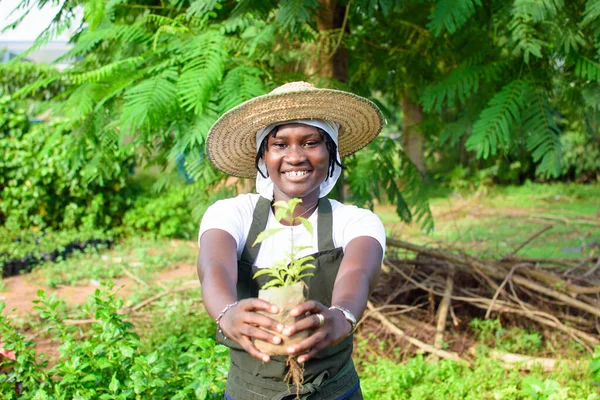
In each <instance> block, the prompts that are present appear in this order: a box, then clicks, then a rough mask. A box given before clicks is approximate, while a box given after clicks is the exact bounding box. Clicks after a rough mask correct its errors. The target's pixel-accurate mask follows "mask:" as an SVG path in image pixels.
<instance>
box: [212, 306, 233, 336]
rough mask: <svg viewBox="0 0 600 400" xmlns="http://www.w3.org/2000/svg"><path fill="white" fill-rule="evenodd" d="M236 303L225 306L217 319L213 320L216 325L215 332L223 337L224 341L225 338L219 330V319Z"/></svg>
mask: <svg viewBox="0 0 600 400" xmlns="http://www.w3.org/2000/svg"><path fill="white" fill-rule="evenodd" d="M237 303H238V302H237V301H235V302H233V303H231V304H227V305H226V306H225V308H224V309H223V311H221V313H220V314H219V316H218V317H217V318H215V322H216V323H217V332H218V333H220V334H221V335H223V338H224V339H227V336H225V333H224V332H223V331H222V330H221V324H220V322H221V318H223V315H225V313H226V312H227V311H228V310H229V309H230V308H231V307H233V306H235V305H236V304H237Z"/></svg>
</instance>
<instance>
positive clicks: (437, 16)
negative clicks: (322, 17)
mask: <svg viewBox="0 0 600 400" xmlns="http://www.w3.org/2000/svg"><path fill="white" fill-rule="evenodd" d="M477 6H479V7H481V0H438V1H437V2H436V3H435V6H434V8H433V12H432V13H431V15H430V16H429V20H430V22H429V23H428V24H427V28H428V29H429V30H431V31H433V33H434V35H435V36H440V34H441V33H442V32H443V30H444V28H445V29H446V30H447V31H448V33H450V34H453V33H455V32H456V31H457V30H458V29H459V28H460V27H461V26H462V25H464V24H465V23H466V22H467V20H468V19H469V17H471V15H473V14H474V13H475V7H477Z"/></svg>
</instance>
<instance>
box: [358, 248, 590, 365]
mask: <svg viewBox="0 0 600 400" xmlns="http://www.w3.org/2000/svg"><path fill="white" fill-rule="evenodd" d="M527 243H528V242H525V243H524V244H523V245H522V246H520V247H519V248H517V249H516V250H515V251H513V252H512V253H511V254H509V255H508V256H506V257H504V258H502V259H494V260H490V259H487V260H482V259H478V258H476V257H473V256H469V255H467V254H464V253H462V252H459V251H450V250H442V249H433V248H428V247H422V246H417V245H414V244H411V243H407V242H403V241H399V240H393V239H388V246H390V248H388V254H396V255H395V256H391V257H388V258H386V259H385V261H384V268H383V270H384V272H383V273H382V277H381V282H380V285H379V286H378V288H377V289H376V290H375V292H374V293H373V295H372V297H371V301H370V302H369V304H368V308H369V310H368V312H366V313H365V317H364V318H365V319H367V320H371V321H373V320H375V321H377V325H378V326H379V331H380V332H387V333H388V334H393V335H394V336H395V337H397V338H401V340H404V341H408V342H409V343H411V344H412V345H414V346H416V347H417V348H418V349H419V350H420V351H424V352H427V353H431V354H433V355H434V356H437V357H443V358H450V359H454V360H464V356H465V355H466V350H468V349H469V347H470V345H472V344H473V343H472V342H473V340H472V339H471V343H467V342H468V340H465V343H463V344H462V345H461V346H451V349H450V350H452V351H446V350H444V349H443V343H444V336H445V335H446V336H449V332H447V328H448V327H454V328H455V329H457V330H460V329H461V327H462V329H463V330H464V327H465V322H467V323H468V322H469V320H471V319H472V318H475V317H478V318H497V317H499V316H500V317H501V318H503V319H506V318H510V319H511V320H512V321H513V322H516V323H518V322H521V323H522V324H523V325H525V326H532V325H533V326H535V327H536V328H538V329H539V330H540V331H542V332H551V331H556V330H558V331H561V332H563V333H564V334H565V335H568V336H570V337H571V338H572V339H573V340H575V341H577V342H578V343H580V344H581V345H582V346H583V347H584V348H585V349H586V350H588V351H590V352H592V351H593V347H594V346H596V345H600V274H599V272H600V271H599V269H600V257H599V256H592V257H589V258H587V259H584V260H569V261H566V260H561V259H531V258H520V257H516V256H515V254H516V252H517V251H518V250H520V248H522V247H523V246H525V245H526V244H527ZM393 249H395V250H396V251H391V250H393ZM457 310H458V311H457ZM367 325H368V324H367ZM521 361H523V360H521Z"/></svg>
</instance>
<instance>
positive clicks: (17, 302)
mask: <svg viewBox="0 0 600 400" xmlns="http://www.w3.org/2000/svg"><path fill="white" fill-rule="evenodd" d="M182 278H186V279H187V278H189V280H197V279H198V276H197V274H196V266H195V265H192V264H178V265H176V266H175V267H174V268H171V269H169V270H166V271H162V272H160V273H159V274H157V275H156V279H155V282H159V283H160V284H162V285H166V286H168V282H169V281H174V280H181V279H182ZM3 282H4V284H5V286H6V289H5V291H4V292H0V301H3V302H4V303H5V304H6V311H5V312H6V313H7V315H8V316H13V317H17V316H24V315H27V314H29V313H31V312H32V311H33V306H34V304H33V303H32V301H33V300H35V299H36V298H37V292H38V290H44V291H45V292H46V293H48V294H52V293H55V294H56V296H57V297H58V298H59V299H61V300H64V301H65V302H66V303H67V304H69V305H77V304H83V303H85V302H86V300H87V298H88V296H90V295H91V294H93V293H94V291H95V290H96V289H97V288H98V287H99V286H100V284H99V283H98V282H90V283H88V284H86V285H77V286H59V287H57V288H50V287H47V286H44V285H41V284H39V283H37V282H35V280H34V279H33V277H32V276H31V275H29V274H24V275H19V276H13V277H10V278H5V279H3ZM113 283H114V285H115V288H121V289H120V290H119V296H120V297H126V296H127V295H129V294H131V293H132V292H133V291H134V289H135V288H136V286H139V285H140V283H138V282H136V281H135V280H133V279H132V278H129V277H127V276H124V277H121V278H117V279H114V280H113ZM148 283H149V284H152V282H148Z"/></svg>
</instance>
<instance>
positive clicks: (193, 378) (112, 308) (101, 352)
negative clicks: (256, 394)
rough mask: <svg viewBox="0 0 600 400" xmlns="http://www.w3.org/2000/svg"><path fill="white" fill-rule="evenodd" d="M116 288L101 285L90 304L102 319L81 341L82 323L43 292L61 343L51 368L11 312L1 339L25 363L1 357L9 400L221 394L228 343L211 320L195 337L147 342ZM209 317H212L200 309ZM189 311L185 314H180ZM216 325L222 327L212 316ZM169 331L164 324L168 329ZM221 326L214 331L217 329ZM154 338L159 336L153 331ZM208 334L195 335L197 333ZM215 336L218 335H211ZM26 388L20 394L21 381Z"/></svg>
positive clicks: (2, 386) (43, 307)
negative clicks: (69, 320)
mask: <svg viewBox="0 0 600 400" xmlns="http://www.w3.org/2000/svg"><path fill="white" fill-rule="evenodd" d="M110 289H111V288H108V290H100V289H98V290H96V292H95V294H94V295H93V298H92V300H91V302H90V303H89V309H88V310H86V311H87V312H88V313H89V314H91V316H92V318H94V319H95V320H96V321H97V322H95V323H93V324H91V325H90V327H89V331H87V332H85V335H84V338H83V339H80V338H79V337H80V328H79V327H73V326H69V325H66V324H64V323H63V321H62V318H63V316H62V314H61V312H59V311H58V309H59V306H60V303H59V302H58V301H57V300H56V298H55V297H53V296H47V295H46V294H45V293H43V292H40V293H39V295H40V300H38V301H37V304H38V305H37V307H36V308H37V310H38V311H39V312H40V316H41V317H42V319H43V320H44V321H45V322H46V323H47V324H48V331H49V332H50V333H51V334H52V336H53V338H54V340H56V341H58V342H60V347H59V348H58V350H59V352H60V356H59V358H58V360H56V364H55V365H54V366H52V367H51V368H49V369H46V364H45V363H40V362H39V361H38V358H37V357H36V355H35V351H33V350H32V343H31V342H29V341H27V340H25V339H24V338H23V336H22V335H21V334H19V333H18V332H17V330H16V329H15V328H14V327H13V326H11V323H10V321H9V320H7V318H6V317H5V316H4V315H0V337H1V338H2V339H3V341H4V343H5V347H6V348H7V349H11V350H14V351H15V353H16V355H17V360H16V361H12V360H9V359H4V358H0V371H3V372H4V373H3V374H1V375H0V397H1V398H2V399H16V398H18V399H46V398H57V399H139V398H144V399H155V398H156V399H167V398H168V399H187V398H197V399H217V398H221V397H222V392H223V388H224V381H225V376H226V373H227V364H226V357H227V348H226V347H224V346H222V345H216V343H215V341H214V340H213V339H210V338H209V337H212V336H213V335H214V331H213V332H208V331H207V329H206V323H205V324H199V325H200V326H204V328H202V329H204V332H202V329H200V330H199V329H198V328H194V327H193V326H190V328H191V329H189V334H188V333H186V332H182V334H180V335H175V334H173V333H172V332H171V331H169V330H167V329H163V332H162V333H161V334H160V335H162V336H161V340H160V342H159V343H157V345H156V346H150V348H148V346H142V344H141V343H142V342H141V340H140V337H139V336H138V335H137V334H136V333H135V332H134V329H133V325H132V324H131V323H130V322H128V320H127V317H126V316H125V315H124V314H122V312H120V308H121V305H122V302H121V301H120V300H118V299H117V298H116V297H115V295H114V293H112V291H111V290H110ZM179 311H181V310H179ZM196 314H197V315H199V316H201V317H202V318H203V319H204V320H206V321H210V319H208V318H207V317H206V315H205V314H202V313H200V312H198V311H196ZM180 315H181V314H180ZM211 326H214V324H213V323H212V321H211ZM163 328H164V326H163ZM213 329H214V328H213ZM144 333H145V335H147V336H152V335H153V334H159V333H158V332H155V331H152V330H150V331H149V332H144ZM199 333H204V335H202V334H200V335H198V336H195V334H199ZM209 335H210V336H209ZM17 384H18V385H19V389H20V390H21V391H22V394H21V395H18V394H17V392H16V391H15V385H17Z"/></svg>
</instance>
